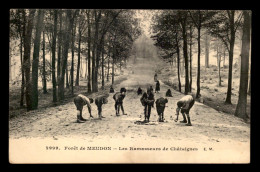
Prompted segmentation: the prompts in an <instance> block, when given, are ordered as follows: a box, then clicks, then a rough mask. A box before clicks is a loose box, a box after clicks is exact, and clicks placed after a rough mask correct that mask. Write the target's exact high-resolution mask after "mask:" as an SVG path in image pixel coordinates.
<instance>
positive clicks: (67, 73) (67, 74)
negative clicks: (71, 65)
mask: <svg viewBox="0 0 260 172" xmlns="http://www.w3.org/2000/svg"><path fill="white" fill-rule="evenodd" d="M69 87H70V84H69V69H68V64H67V66H66V88H69Z"/></svg>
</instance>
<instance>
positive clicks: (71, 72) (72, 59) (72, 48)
mask: <svg viewBox="0 0 260 172" xmlns="http://www.w3.org/2000/svg"><path fill="white" fill-rule="evenodd" d="M75 32H76V25H75V28H74V29H73V28H72V34H71V38H72V39H71V68H70V69H71V70H70V81H71V82H70V85H71V94H72V95H73V94H74V90H73V88H74V87H73V86H74V41H75Z"/></svg>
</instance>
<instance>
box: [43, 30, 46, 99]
mask: <svg viewBox="0 0 260 172" xmlns="http://www.w3.org/2000/svg"><path fill="white" fill-rule="evenodd" d="M42 62H43V69H42V70H43V73H42V75H43V78H42V83H43V94H46V93H47V84H46V70H45V32H44V30H43V31H42Z"/></svg>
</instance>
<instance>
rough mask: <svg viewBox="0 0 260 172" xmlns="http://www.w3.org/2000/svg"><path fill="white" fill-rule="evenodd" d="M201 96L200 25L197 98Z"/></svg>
mask: <svg viewBox="0 0 260 172" xmlns="http://www.w3.org/2000/svg"><path fill="white" fill-rule="evenodd" d="M199 97H200V26H199V27H198V67H197V93H196V98H199Z"/></svg>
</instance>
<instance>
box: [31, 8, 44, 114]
mask: <svg viewBox="0 0 260 172" xmlns="http://www.w3.org/2000/svg"><path fill="white" fill-rule="evenodd" d="M43 16H44V10H41V9H40V10H38V16H37V25H36V31H35V32H36V33H35V39H34V50H33V63H32V90H31V91H32V94H31V95H32V109H37V108H38V66H39V53H40V41H41V32H42V29H43Z"/></svg>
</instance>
